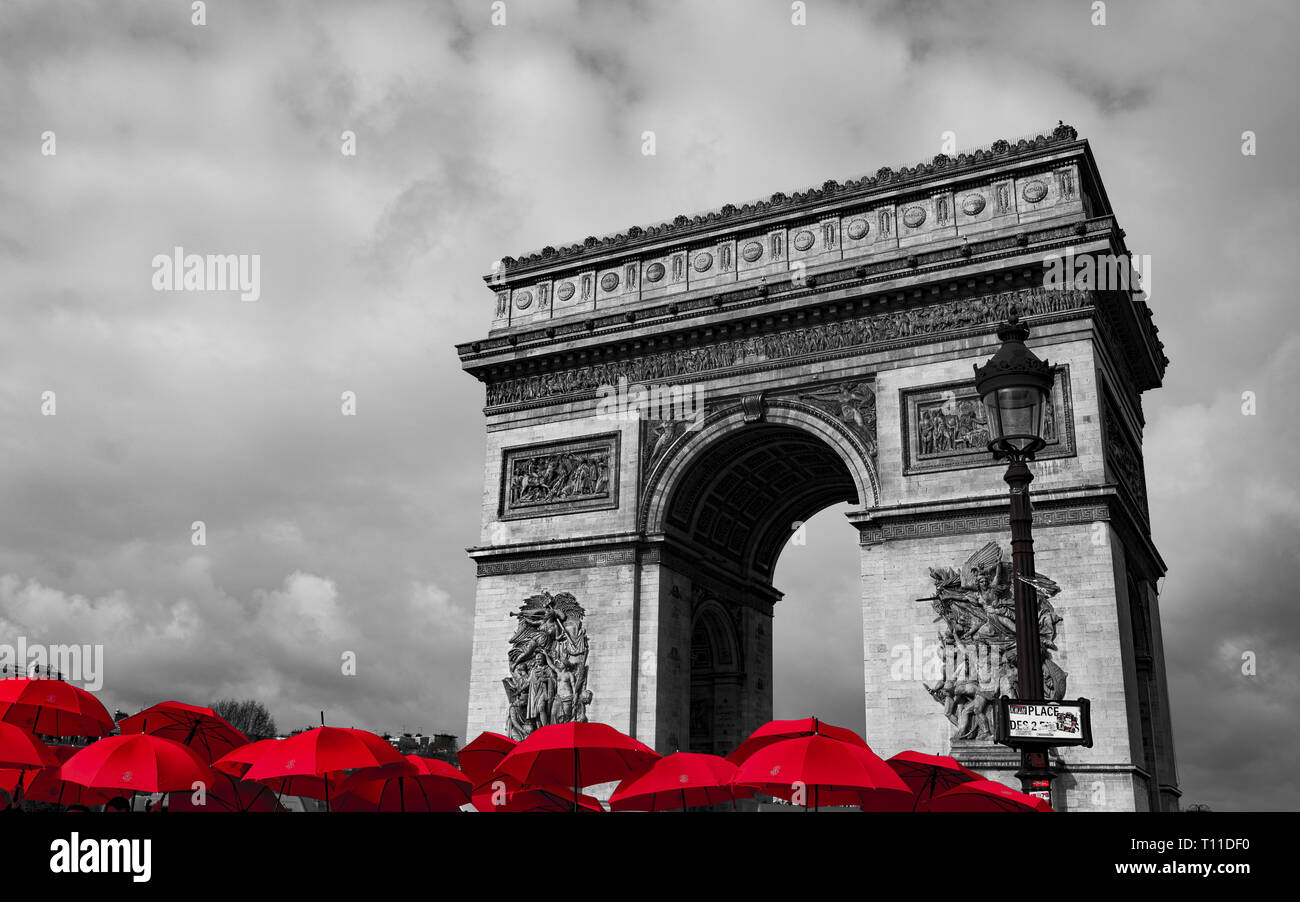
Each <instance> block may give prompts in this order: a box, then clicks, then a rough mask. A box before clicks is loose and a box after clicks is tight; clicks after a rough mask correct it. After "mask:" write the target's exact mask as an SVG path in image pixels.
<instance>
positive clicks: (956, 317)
mask: <svg viewBox="0 0 1300 902" xmlns="http://www.w3.org/2000/svg"><path fill="white" fill-rule="evenodd" d="M1092 303H1093V299H1092V295H1091V293H1090V292H1088V291H1083V290H1079V289H1073V288H1071V289H1064V290H1049V289H1045V288H1029V289H1022V290H1019V291H1005V292H1000V293H998V294H992V295H984V296H982V297H976V298H967V299H964V300H959V301H948V302H945V303H941V304H934V305H930V306H927V307H916V308H912V309H910V310H899V311H891V312H887V313H878V314H875V315H872V316H863V317H858V318H856V319H848V320H839V321H835V322H828V323H819V324H817V325H813V326H808V327H804V328H796V329H787V330H784V331H778V332H769V333H767V334H764V335H756V336H748V337H745V338H736V339H730V340H726V341H721V342H715V343H713V344H708V345H700V346H696V347H691V348H681V349H676V350H672V351H663V352H659V353H654V354H645V355H640V356H636V357H629V358H624V359H621V360H617V361H610V362H607V363H600V364H594V365H589V366H583V367H573V368H569V369H563V370H556V371H554V372H550V373H544V374H539V375H534V376H525V377H519V378H514V379H503V380H500V381H497V382H493V383H490V384H489V385H488V387H487V405H488V406H489V407H496V406H500V405H504V404H515V403H520V402H525V401H536V400H543V399H546V398H552V397H562V396H564V395H569V394H574V393H578V392H590V391H595V390H596V389H598V388H599V387H600V386H602V385H614V384H617V383H618V380H619V379H620V378H624V379H626V380H627V381H628V382H630V383H638V382H652V381H661V380H665V379H672V378H674V377H677V376H688V375H697V374H701V373H707V372H710V371H716V370H725V369H730V368H731V367H735V366H745V365H751V364H762V363H766V362H777V361H782V360H789V359H795V358H799V357H804V356H807V355H810V354H821V353H825V352H835V351H845V352H846V353H847V352H850V351H851V352H853V353H860V352H861V351H862V350H863V349H864V348H866V347H869V346H871V345H876V344H884V343H887V342H891V341H897V340H900V339H907V338H912V337H920V336H926V335H934V334H938V333H942V332H949V331H955V330H959V329H967V328H971V327H974V326H981V325H988V324H993V323H997V322H1001V321H1002V320H1004V319H1005V318H1006V316H1007V311H1008V308H1009V307H1010V306H1011V305H1012V304H1014V305H1015V306H1016V308H1017V310H1019V312H1020V315H1021V316H1025V317H1029V316H1037V315H1041V314H1048V313H1061V312H1065V311H1069V310H1075V309H1079V308H1082V307H1087V306H1090V305H1091V304H1092Z"/></svg>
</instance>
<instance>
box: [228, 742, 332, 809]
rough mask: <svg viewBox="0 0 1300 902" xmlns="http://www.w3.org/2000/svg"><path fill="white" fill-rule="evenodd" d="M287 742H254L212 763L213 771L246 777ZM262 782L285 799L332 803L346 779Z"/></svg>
mask: <svg viewBox="0 0 1300 902" xmlns="http://www.w3.org/2000/svg"><path fill="white" fill-rule="evenodd" d="M283 741H284V740H281V739H262V740H259V741H257V742H250V743H249V744H248V745H241V746H240V747H239V748H237V749H234V750H233V751H230V752H227V753H226V754H225V755H223V756H222V757H220V758H218V759H217V760H216V761H214V762H212V767H213V769H214V770H217V771H220V772H221V773H223V774H229V775H230V776H232V777H242V776H244V774H246V773H248V769H249V768H250V767H252V766H253V765H254V764H256V763H257V760H258V759H259V758H261V757H262V755H263V753H265V752H267V751H270V750H271V749H273V748H275V747H276V746H277V745H278V744H280V743H281V742H283ZM262 782H263V785H265V786H268V787H270V788H271V789H272V790H273V791H274V792H276V793H277V794H278V795H281V796H285V795H290V796H305V797H307V798H309V799H328V798H330V796H334V795H338V787H339V784H340V783H341V782H342V779H341V775H338V774H336V775H333V776H330V777H329V778H328V779H327V778H325V777H314V776H297V777H282V778H280V779H279V780H278V781H277V780H264V781H262Z"/></svg>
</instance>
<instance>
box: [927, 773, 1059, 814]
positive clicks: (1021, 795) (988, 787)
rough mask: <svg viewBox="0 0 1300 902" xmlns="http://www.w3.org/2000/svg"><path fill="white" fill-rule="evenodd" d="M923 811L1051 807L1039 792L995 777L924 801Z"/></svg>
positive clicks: (1024, 809)
mask: <svg viewBox="0 0 1300 902" xmlns="http://www.w3.org/2000/svg"><path fill="white" fill-rule="evenodd" d="M921 810H922V811H1051V810H1052V806H1051V805H1049V804H1048V803H1047V802H1046V801H1045V800H1043V799H1040V798H1039V797H1038V796H1031V795H1029V794H1028V793H1025V792H1018V791H1017V790H1014V789H1012V788H1011V787H1010V786H1003V785H1002V784H1001V783H996V782H994V781H993V780H971V781H970V782H969V783H963V784H961V785H960V786H957V787H955V788H953V789H950V790H948V791H947V792H945V793H944V794H943V795H941V796H935V797H934V798H933V799H930V800H929V801H926V802H922V803H921Z"/></svg>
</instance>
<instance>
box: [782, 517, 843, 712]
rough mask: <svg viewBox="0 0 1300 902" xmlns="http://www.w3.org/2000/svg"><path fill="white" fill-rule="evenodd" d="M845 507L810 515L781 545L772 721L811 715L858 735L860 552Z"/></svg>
mask: <svg viewBox="0 0 1300 902" xmlns="http://www.w3.org/2000/svg"><path fill="white" fill-rule="evenodd" d="M850 510H852V508H851V506H850V505H848V504H834V505H831V506H830V507H827V508H825V509H824V510H822V511H820V512H818V513H817V514H814V515H813V516H812V517H811V518H810V519H809V520H808V521H807V522H806V523H804V524H803V527H802V531H801V533H802V534H800V532H796V534H795V535H794V536H792V537H791V539H790V541H789V542H787V543H786V545H785V548H784V550H783V551H782V553H781V557H780V559H779V560H778V562H777V567H776V576H775V583H776V586H777V588H778V589H780V590H781V591H782V592H783V593H784V597H783V598H782V599H781V604H780V605H779V610H778V612H777V615H776V617H774V618H773V621H772V672H773V681H774V684H775V686H774V692H773V698H772V716H773V717H774V718H776V719H778V720H780V719H790V718H795V717H807V716H809V715H816V716H817V717H820V718H822V719H823V720H826V721H828V722H830V723H834V724H838V725H839V726H844V727H848V728H850V729H852V730H856V731H857V732H858V733H863V732H864V730H865V729H866V711H865V708H864V706H863V704H862V667H863V647H862V579H861V568H862V549H861V546H860V545H859V534H858V531H857V530H856V529H854V528H853V525H852V524H851V523H849V522H848V521H847V520H846V519H845V514H847V513H848V512H849V511H850Z"/></svg>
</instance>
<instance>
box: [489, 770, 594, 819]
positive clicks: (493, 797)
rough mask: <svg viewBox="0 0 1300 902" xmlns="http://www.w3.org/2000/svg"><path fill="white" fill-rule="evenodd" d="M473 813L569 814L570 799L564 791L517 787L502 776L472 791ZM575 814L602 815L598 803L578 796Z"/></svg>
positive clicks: (518, 785)
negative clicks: (555, 812)
mask: <svg viewBox="0 0 1300 902" xmlns="http://www.w3.org/2000/svg"><path fill="white" fill-rule="evenodd" d="M473 802H474V809H475V810H476V811H480V812H483V813H488V812H496V811H505V812H526V811H573V799H572V798H571V797H570V796H569V794H568V790H567V789H566V790H565V791H564V792H563V793H561V792H559V791H557V790H555V789H547V788H545V787H542V786H521V785H520V783H519V781H518V780H516V779H515V778H514V777H510V776H506V775H504V774H502V775H499V776H496V777H493V778H491V779H490V780H489V781H488V782H486V783H484V784H482V785H481V786H479V787H477V788H476V789H475V790H474V795H473ZM578 811H579V812H582V813H591V814H596V813H603V812H604V811H605V809H604V808H602V807H601V805H600V800H598V799H597V798H595V797H594V796H589V795H584V794H580V795H579V796H578Z"/></svg>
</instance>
